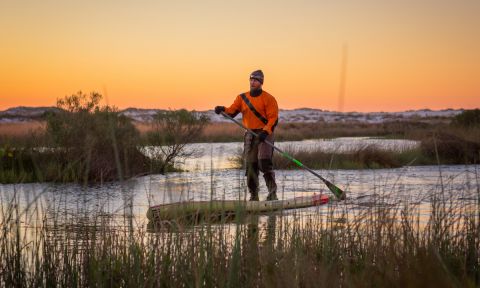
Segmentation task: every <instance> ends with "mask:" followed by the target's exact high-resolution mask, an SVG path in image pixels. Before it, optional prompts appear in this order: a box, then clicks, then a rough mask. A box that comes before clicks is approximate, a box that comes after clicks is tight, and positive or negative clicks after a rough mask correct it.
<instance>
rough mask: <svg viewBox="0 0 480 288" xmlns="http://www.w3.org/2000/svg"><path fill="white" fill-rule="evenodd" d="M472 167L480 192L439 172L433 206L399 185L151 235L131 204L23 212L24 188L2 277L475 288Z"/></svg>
mask: <svg viewBox="0 0 480 288" xmlns="http://www.w3.org/2000/svg"><path fill="white" fill-rule="evenodd" d="M475 173H476V174H475V175H473V178H474V179H473V180H474V181H473V182H474V183H477V184H476V185H477V187H476V191H477V193H476V195H474V197H473V198H472V197H470V199H469V201H463V202H462V201H458V197H455V196H456V194H455V193H456V192H458V191H456V190H455V189H458V187H456V186H455V187H456V188H455V189H453V188H452V187H453V186H451V185H450V184H449V183H448V181H445V183H443V180H442V179H439V180H440V182H442V185H439V186H438V187H437V188H436V189H435V190H434V191H431V192H430V193H429V194H426V195H425V196H424V197H425V199H424V200H428V202H426V203H429V204H427V206H428V209H427V210H424V209H423V208H422V209H420V207H419V205H421V204H418V203H394V204H388V203H387V201H388V200H389V199H392V196H394V193H395V191H392V192H389V193H392V194H389V193H383V194H382V193H380V194H376V195H374V197H372V198H370V199H369V201H368V202H364V203H363V204H362V205H361V206H359V203H356V202H355V201H354V199H352V200H350V201H347V202H338V203H332V204H331V205H329V206H328V207H327V208H325V209H326V210H324V211H323V212H322V213H318V211H316V210H313V211H312V210H310V213H304V212H302V211H301V210H300V211H298V212H289V213H286V211H285V212H279V213H273V214H269V215H267V216H259V217H249V218H237V219H235V220H234V221H233V222H231V221H225V222H222V221H220V222H209V221H206V222H203V223H201V224H197V225H194V226H189V225H183V224H180V223H176V222H175V221H171V222H169V223H167V226H168V229H160V230H157V231H155V232H153V233H147V231H146V223H145V222H142V221H139V222H137V221H136V220H135V219H133V221H132V217H133V216H132V215H131V214H130V213H129V212H128V209H127V210H125V212H124V213H123V214H120V215H113V214H109V213H106V212H105V211H102V210H101V209H100V210H98V211H97V212H95V213H91V212H88V213H86V212H85V211H83V210H81V208H80V211H77V212H76V213H62V212H61V210H60V209H55V208H54V207H59V206H61V203H57V205H53V207H50V208H49V209H46V208H45V207H42V203H41V202H40V201H36V202H31V204H32V205H30V206H29V207H28V208H25V207H21V206H22V205H21V201H20V200H19V195H17V194H16V195H14V196H13V197H11V198H9V200H8V201H5V202H2V209H1V215H0V216H1V218H0V219H1V223H2V225H1V234H2V235H1V236H2V237H1V238H0V272H1V273H0V283H1V286H5V287H45V286H48V287H57V286H58V287H85V286H95V287H105V286H108V287H112V286H114V287H139V286H141V287H185V286H189V287H190V286H194V287H344V286H348V287H372V286H374V287H384V286H394V287H405V286H408V287H426V286H428V287H432V286H433V287H452V286H460V287H476V286H478V285H479V284H480V266H479V264H480V262H479V261H480V258H479V257H480V254H479V253H480V251H479V245H480V212H479V211H480V189H479V187H480V186H478V185H479V175H478V172H477V171H476V172H475ZM384 188H385V187H378V189H377V190H378V191H381V190H382V189H384ZM461 189H466V187H463V188H461ZM79 204H81V203H79ZM80 206H81V205H80ZM359 208H361V209H359ZM315 211H316V212H315ZM82 215H83V216H82ZM32 223H37V224H36V225H32ZM134 223H136V224H134Z"/></svg>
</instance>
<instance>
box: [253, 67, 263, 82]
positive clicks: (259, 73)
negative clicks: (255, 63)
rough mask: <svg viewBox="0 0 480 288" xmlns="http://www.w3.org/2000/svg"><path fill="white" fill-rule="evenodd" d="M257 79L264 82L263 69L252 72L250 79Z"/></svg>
mask: <svg viewBox="0 0 480 288" xmlns="http://www.w3.org/2000/svg"><path fill="white" fill-rule="evenodd" d="M252 78H253V79H257V80H258V82H260V83H262V84H263V72H262V70H255V71H253V72H252V74H250V79H252Z"/></svg>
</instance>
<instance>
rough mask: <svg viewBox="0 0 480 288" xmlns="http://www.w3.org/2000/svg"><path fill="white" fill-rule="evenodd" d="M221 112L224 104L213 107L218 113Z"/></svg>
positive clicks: (223, 109)
mask: <svg viewBox="0 0 480 288" xmlns="http://www.w3.org/2000/svg"><path fill="white" fill-rule="evenodd" d="M222 112H225V106H216V107H215V113H217V114H220V113H222Z"/></svg>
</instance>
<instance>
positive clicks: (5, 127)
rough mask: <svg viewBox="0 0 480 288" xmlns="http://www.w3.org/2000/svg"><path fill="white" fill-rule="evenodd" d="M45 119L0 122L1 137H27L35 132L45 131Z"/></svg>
mask: <svg viewBox="0 0 480 288" xmlns="http://www.w3.org/2000/svg"><path fill="white" fill-rule="evenodd" d="M45 127H46V123H45V122H44V121H41V122H40V121H35V122H21V123H0V136H1V137H16V138H17V137H26V136H30V135H31V134H33V133H39V132H40V133H42V132H45Z"/></svg>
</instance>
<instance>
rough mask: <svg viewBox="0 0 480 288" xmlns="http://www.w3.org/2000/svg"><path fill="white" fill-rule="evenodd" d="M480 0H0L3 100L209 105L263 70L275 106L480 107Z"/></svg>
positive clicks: (222, 101) (224, 101)
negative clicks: (81, 98) (86, 95)
mask: <svg viewBox="0 0 480 288" xmlns="http://www.w3.org/2000/svg"><path fill="white" fill-rule="evenodd" d="M479 15H480V1H479V0H457V1H453V0H449V1H446V0H417V1H413V0H402V1H396V0H392V1H385V0H362V1H360V0H344V1H320V0H317V1H307V0H303V1H302V0H296V1H279V0H277V1H266V0H265V1H262V0H257V1H250V0H243V1H226V0H223V1H220V0H218V1H213V0H202V1H200V0H191V1H182V0H179V1H161V0H157V1H153V0H152V1H145V0H142V1H133V0H132V1H119V0H96V1H90V0H85V1H68V0H63V1H61V0H58V1H49V0H42V1H24V0H0V37H1V38H0V39H1V45H0V110H3V109H6V108H8V107H13V106H20V105H23V106H53V105H55V103H56V99H57V98H61V97H64V96H65V95H70V94H73V93H75V92H76V91H78V90H82V91H84V92H90V91H98V92H100V93H102V94H104V95H106V96H107V97H106V100H107V101H108V104H111V105H115V106H117V107H119V108H127V107H138V108H172V109H177V108H187V109H196V110H206V109H212V108H213V107H214V106H215V105H229V104H230V103H231V102H232V101H233V99H234V97H235V96H236V95H238V94H239V93H241V92H244V91H246V90H248V84H249V83H248V75H249V73H250V72H251V71H253V70H256V69H262V70H263V71H264V73H265V83H264V89H265V90H266V91H268V92H270V93H271V94H273V95H274V96H275V97H276V98H277V101H278V103H279V106H280V108H283V109H293V108H300V107H311V108H320V109H328V110H339V94H340V92H339V91H340V90H341V89H340V82H341V81H340V79H341V76H340V75H341V70H342V69H341V67H342V64H341V63H342V49H343V47H348V50H347V51H348V53H347V58H346V59H347V62H346V78H345V84H346V85H345V94H344V106H343V111H401V110H408V109H421V108H430V109H444V108H478V107H480V105H479V103H480V101H479V100H480V16H479Z"/></svg>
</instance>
